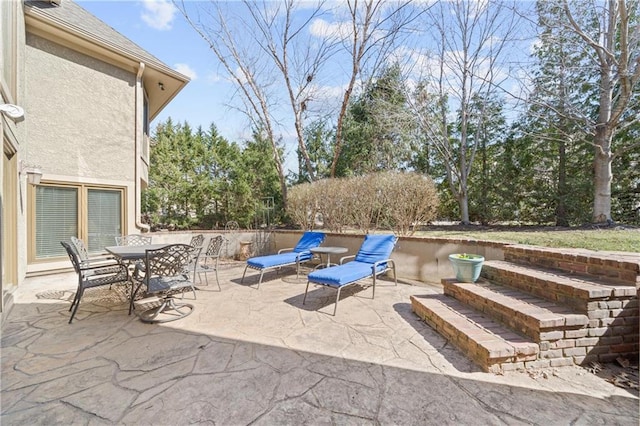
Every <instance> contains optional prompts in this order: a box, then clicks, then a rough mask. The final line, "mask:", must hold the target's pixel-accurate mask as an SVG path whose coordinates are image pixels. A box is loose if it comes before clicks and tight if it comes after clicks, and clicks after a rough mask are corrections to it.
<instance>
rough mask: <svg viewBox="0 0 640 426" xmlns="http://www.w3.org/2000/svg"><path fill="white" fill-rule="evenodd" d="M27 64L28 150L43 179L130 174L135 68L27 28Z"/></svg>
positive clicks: (122, 177)
mask: <svg viewBox="0 0 640 426" xmlns="http://www.w3.org/2000/svg"><path fill="white" fill-rule="evenodd" d="M26 69H27V72H26V93H27V98H26V108H27V109H28V111H29V121H28V122H27V127H28V133H29V146H28V153H27V155H28V157H29V158H30V161H32V162H35V163H37V164H40V165H43V166H44V165H45V164H46V173H47V179H51V178H52V177H53V176H54V175H55V176H63V177H65V178H68V177H73V178H80V179H82V178H93V179H98V180H107V181H109V182H112V181H113V180H117V181H131V180H133V178H134V165H135V145H134V143H133V142H134V141H135V113H136V110H135V107H136V106H135V80H136V76H135V74H133V73H132V72H127V71H125V70H123V69H120V68H117V67H115V66H113V65H110V64H107V63H105V62H102V61H100V60H98V59H94V58H91V57H88V56H87V55H84V54H82V53H79V52H76V51H73V50H71V49H69V48H67V47H64V46H61V45H59V44H56V43H54V42H51V41H49V40H45V39H43V38H41V37H38V36H35V35H32V34H29V35H28V36H27V49H26Z"/></svg>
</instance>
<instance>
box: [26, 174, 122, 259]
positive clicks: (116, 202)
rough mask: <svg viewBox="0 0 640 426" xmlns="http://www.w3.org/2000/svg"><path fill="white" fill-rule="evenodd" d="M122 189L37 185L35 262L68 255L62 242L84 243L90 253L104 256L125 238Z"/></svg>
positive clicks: (35, 202)
mask: <svg viewBox="0 0 640 426" xmlns="http://www.w3.org/2000/svg"><path fill="white" fill-rule="evenodd" d="M123 194H124V190H123V189H121V188H114V189H111V188H91V187H87V186H84V185H78V186H71V185H66V186H56V185H38V186H37V187H36V188H35V200H34V205H35V229H34V233H35V238H34V241H35V250H34V254H35V259H47V258H53V257H61V256H66V252H65V251H64V248H63V247H62V245H61V244H60V241H68V240H69V238H70V237H71V236H75V237H78V238H80V239H82V240H83V241H85V243H86V245H87V249H88V251H89V252H90V253H102V252H104V248H105V247H106V246H110V245H113V244H115V236H116V235H122V222H123V211H122V210H123V209H122V203H123Z"/></svg>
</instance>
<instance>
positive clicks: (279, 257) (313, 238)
mask: <svg viewBox="0 0 640 426" xmlns="http://www.w3.org/2000/svg"><path fill="white" fill-rule="evenodd" d="M324 237H325V235H324V233H323V232H312V231H306V232H305V233H304V234H302V237H300V241H298V244H297V245H296V246H295V247H293V248H286V249H281V250H279V251H278V254H271V255H267V256H258V257H252V258H250V259H248V260H247V266H245V268H244V273H243V274H242V280H241V281H240V282H241V283H242V282H243V281H244V275H245V274H246V273H247V268H252V269H258V270H259V271H260V279H259V280H258V287H257V288H260V283H262V276H263V275H264V271H266V270H269V269H276V268H281V267H283V266H290V265H296V274H297V276H298V277H299V276H300V264H301V263H302V262H306V261H308V260H311V258H312V257H313V253H311V251H309V249H312V248H314V247H318V246H319V245H320V244H322V242H323V241H324Z"/></svg>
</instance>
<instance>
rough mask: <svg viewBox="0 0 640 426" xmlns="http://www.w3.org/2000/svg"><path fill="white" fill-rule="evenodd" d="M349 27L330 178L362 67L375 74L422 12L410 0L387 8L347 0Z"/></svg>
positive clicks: (381, 0)
mask: <svg viewBox="0 0 640 426" xmlns="http://www.w3.org/2000/svg"><path fill="white" fill-rule="evenodd" d="M346 3H347V6H348V17H349V22H348V24H349V28H348V30H346V29H345V31H344V34H341V35H340V38H341V45H342V48H343V51H344V52H346V53H347V55H348V57H349V61H350V63H349V65H350V70H349V77H348V82H347V84H346V87H345V90H344V94H343V96H342V100H341V102H340V110H339V112H338V117H337V120H336V140H335V144H334V147H333V148H334V149H333V161H332V163H331V172H330V173H331V177H335V174H336V166H337V164H338V160H339V158H340V153H341V152H342V143H343V139H342V129H343V125H344V119H345V117H346V115H347V111H348V108H349V102H350V100H351V96H352V94H353V90H354V88H355V87H356V84H357V83H358V81H363V80H366V79H363V78H361V73H362V72H363V69H366V72H367V75H369V76H373V75H375V74H376V73H377V70H378V69H379V68H380V67H381V66H383V65H384V64H385V63H386V61H387V59H388V58H389V56H390V55H391V53H392V48H393V47H395V46H396V43H397V42H398V40H399V38H400V37H401V36H402V35H403V34H404V33H403V30H404V29H405V28H407V27H408V26H409V25H410V24H411V23H413V22H414V21H415V19H416V18H417V17H418V16H419V15H420V12H419V10H417V9H415V8H412V7H411V1H404V2H398V3H396V4H395V5H394V7H393V8H388V7H386V6H388V5H389V2H387V1H384V0H375V1H374V0H363V1H358V0H347V2H346Z"/></svg>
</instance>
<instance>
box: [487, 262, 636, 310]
mask: <svg viewBox="0 0 640 426" xmlns="http://www.w3.org/2000/svg"><path fill="white" fill-rule="evenodd" d="M481 276H482V277H484V278H485V279H487V280H489V281H492V282H495V283H499V284H503V285H508V286H510V287H513V288H516V289H519V290H522V291H525V292H527V293H529V294H532V295H534V296H538V297H541V298H543V299H546V300H550V301H552V302H557V303H559V304H565V305H567V306H570V307H571V308H573V309H575V310H576V311H577V312H578V313H585V314H586V313H587V312H588V311H589V310H592V309H593V303H596V304H597V302H598V301H603V300H604V301H606V300H609V299H621V298H632V297H633V298H635V297H636V291H637V290H636V287H635V285H625V284H608V283H603V282H602V281H601V280H599V279H597V278H590V277H579V276H576V275H571V274H569V273H566V272H562V271H557V270H553V269H546V268H542V267H536V266H531V265H519V264H515V263H512V262H509V261H503V260H489V261H486V262H485V263H484V265H483V266H482V273H481Z"/></svg>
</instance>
